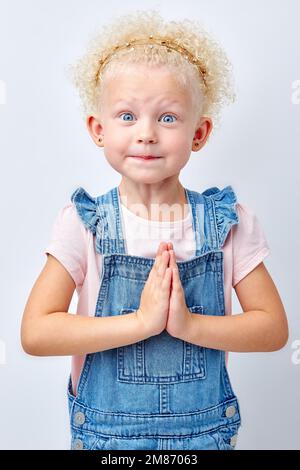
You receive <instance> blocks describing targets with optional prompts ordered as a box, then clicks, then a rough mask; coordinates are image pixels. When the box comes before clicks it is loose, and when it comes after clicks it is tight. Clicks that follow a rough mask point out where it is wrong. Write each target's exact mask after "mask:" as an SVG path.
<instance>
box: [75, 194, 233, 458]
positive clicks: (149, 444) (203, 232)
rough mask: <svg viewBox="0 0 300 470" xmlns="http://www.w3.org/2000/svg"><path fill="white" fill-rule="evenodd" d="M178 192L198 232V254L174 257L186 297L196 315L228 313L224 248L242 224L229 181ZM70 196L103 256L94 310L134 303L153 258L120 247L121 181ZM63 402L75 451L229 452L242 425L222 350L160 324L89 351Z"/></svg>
mask: <svg viewBox="0 0 300 470" xmlns="http://www.w3.org/2000/svg"><path fill="white" fill-rule="evenodd" d="M185 194H186V197H187V201H188V203H189V204H190V206H189V207H190V210H191V214H192V221H193V231H194V235H195V239H196V253H195V257H193V258H192V259H189V260H187V261H180V262H177V265H178V268H179V274H180V279H181V283H182V286H183V288H184V292H185V299H186V304H187V306H188V308H189V309H190V311H191V312H192V313H194V314H197V315H225V304H224V280H223V252H222V250H221V247H222V246H223V244H224V242H225V239H226V237H227V235H228V232H229V230H230V229H231V226H232V225H234V224H237V223H238V222H239V219H238V215H237V211H236V206H235V203H236V201H237V200H236V195H235V193H234V191H233V189H232V187H231V186H227V187H225V188H224V189H223V190H220V189H218V188H217V187H213V188H209V189H207V190H206V191H204V192H203V193H199V192H196V191H192V190H189V189H186V188H185ZM71 200H72V202H74V204H75V206H76V209H77V212H78V214H79V216H80V218H81V220H82V222H83V224H84V226H85V227H86V228H87V229H89V230H91V231H92V233H93V234H94V235H95V237H94V242H95V248H96V250H97V252H99V253H101V254H102V256H103V269H102V272H101V273H99V275H100V277H101V279H100V281H101V282H100V289H99V293H98V299H97V303H96V310H95V316H97V317H106V316H111V315H126V314H128V313H130V312H133V311H135V310H137V309H138V307H139V304H140V296H141V293H142V290H143V288H144V285H145V282H146V281H147V278H148V275H149V273H150V271H151V268H152V266H153V264H154V261H155V259H154V258H145V257H141V256H130V255H128V254H127V249H126V244H125V243H126V240H124V238H123V234H122V233H123V232H122V217H121V213H120V194H119V190H118V187H115V188H113V189H111V190H110V191H108V192H107V193H106V194H104V195H101V196H99V197H95V198H93V197H92V196H90V195H89V194H88V193H87V192H86V191H85V190H84V189H83V188H81V187H79V188H78V189H76V191H74V193H73V194H72V196H71ZM165 241H168V240H165ZM154 256H155V255H154ZM68 403H69V413H70V426H71V436H72V443H71V448H72V449H90V450H91V449H94V450H126V449H130V450H135V449H143V450H147V449H149V450H163V449H166V450H173V449H180V450H193V449H215V450H234V448H235V445H236V441H237V435H238V430H239V427H240V425H241V418H240V411H239V403H238V400H237V397H236V396H235V394H234V392H233V389H232V386H231V383H230V379H229V376H228V372H227V368H226V364H225V352H224V351H222V350H217V349H210V348H205V347H201V346H198V345H195V344H192V343H189V342H186V341H182V340H180V339H178V338H175V337H172V336H171V335H169V334H168V333H167V331H166V330H164V331H163V332H162V333H160V334H159V335H155V336H151V337H149V338H147V339H145V340H142V341H139V342H137V343H134V344H130V345H127V346H122V347H118V348H113V349H109V350H105V351H100V352H96V353H91V354H87V356H86V359H85V363H84V366H83V369H82V372H81V375H80V378H79V382H78V387H77V395H76V397H75V396H74V395H73V392H72V385H71V377H69V385H68Z"/></svg>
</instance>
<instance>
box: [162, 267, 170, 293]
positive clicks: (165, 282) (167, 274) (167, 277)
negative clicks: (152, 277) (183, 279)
mask: <svg viewBox="0 0 300 470" xmlns="http://www.w3.org/2000/svg"><path fill="white" fill-rule="evenodd" d="M171 279H172V268H170V267H169V268H167V269H166V272H165V275H164V278H163V281H162V284H161V285H162V288H163V289H169V288H170V283H171Z"/></svg>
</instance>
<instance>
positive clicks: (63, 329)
mask: <svg viewBox="0 0 300 470" xmlns="http://www.w3.org/2000/svg"><path fill="white" fill-rule="evenodd" d="M75 287H76V286H75V283H74V281H73V279H72V277H71V276H70V274H69V273H68V271H67V270H66V269H65V268H64V267H63V265H62V264H61V263H60V262H59V261H58V260H57V259H56V258H55V257H54V256H52V255H50V254H48V258H47V262H46V265H45V267H44V268H43V270H42V272H41V273H40V275H39V277H38V279H37V280H36V282H35V284H34V286H33V288H32V291H31V293H30V296H29V298H28V301H27V303H26V306H25V310H24V314H23V319H22V325H21V342H22V347H23V349H24V351H25V352H26V353H28V354H31V355H34V356H67V355H72V354H86V353H93V352H96V351H104V350H106V349H113V348H117V347H119V346H125V345H129V344H133V343H136V342H138V341H140V340H142V339H145V338H147V337H148V336H149V334H147V333H146V332H145V330H144V328H143V327H142V324H141V323H140V321H139V319H138V316H137V314H136V312H132V313H129V314H126V315H120V316H119V315H118V316H111V317H100V318H98V317H88V316H87V317H83V316H81V315H74V314H72V313H68V312H67V310H68V308H69V305H70V302H71V299H72V296H73V293H74V290H75Z"/></svg>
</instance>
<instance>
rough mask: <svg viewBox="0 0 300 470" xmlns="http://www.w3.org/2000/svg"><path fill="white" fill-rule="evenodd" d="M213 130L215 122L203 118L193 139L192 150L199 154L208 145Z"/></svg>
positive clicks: (198, 123)
mask: <svg viewBox="0 0 300 470" xmlns="http://www.w3.org/2000/svg"><path fill="white" fill-rule="evenodd" d="M212 128H213V122H212V120H211V119H210V118H209V117H201V118H200V119H199V121H198V122H197V125H196V132H195V136H194V139H193V145H192V150H193V151H194V152H197V151H198V150H200V149H201V148H202V147H203V146H204V145H205V143H206V141H207V139H208V137H209V134H210V133H211V131H212Z"/></svg>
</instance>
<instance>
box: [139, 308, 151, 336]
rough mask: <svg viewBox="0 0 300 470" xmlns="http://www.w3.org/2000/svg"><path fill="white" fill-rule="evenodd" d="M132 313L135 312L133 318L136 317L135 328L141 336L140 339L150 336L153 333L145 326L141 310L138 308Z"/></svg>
mask: <svg viewBox="0 0 300 470" xmlns="http://www.w3.org/2000/svg"><path fill="white" fill-rule="evenodd" d="M134 313H135V318H136V325H137V329H138V331H139V333H140V335H141V336H142V339H147V338H149V337H150V336H152V335H153V333H151V332H150V331H149V328H147V326H146V324H145V322H144V320H143V315H142V313H141V310H140V309H139V308H138V309H137V310H136V311H135V312H134Z"/></svg>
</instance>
